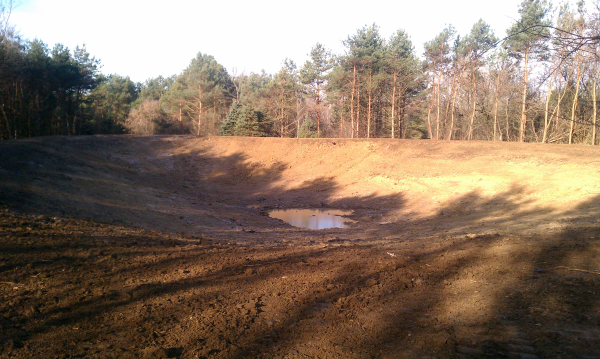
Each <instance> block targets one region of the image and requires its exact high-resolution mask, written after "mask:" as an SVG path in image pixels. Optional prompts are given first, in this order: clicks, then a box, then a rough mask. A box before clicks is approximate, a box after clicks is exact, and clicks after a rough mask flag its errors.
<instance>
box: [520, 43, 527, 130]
mask: <svg viewBox="0 0 600 359" xmlns="http://www.w3.org/2000/svg"><path fill="white" fill-rule="evenodd" d="M527 66H529V48H526V49H525V69H524V72H523V105H522V107H521V129H520V130H519V142H523V141H524V140H525V125H526V124H527V75H528V69H527Z"/></svg>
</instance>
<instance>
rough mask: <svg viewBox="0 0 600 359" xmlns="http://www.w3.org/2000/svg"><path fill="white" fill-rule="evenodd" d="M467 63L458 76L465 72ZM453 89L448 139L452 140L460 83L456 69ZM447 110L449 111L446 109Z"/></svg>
mask: <svg viewBox="0 0 600 359" xmlns="http://www.w3.org/2000/svg"><path fill="white" fill-rule="evenodd" d="M466 67H467V64H466V62H465V65H464V66H463V67H462V68H461V69H460V74H459V75H458V77H462V74H463V72H464V71H465V68H466ZM451 89H452V91H451V92H450V97H451V98H452V106H451V108H450V119H451V120H450V132H449V133H448V141H450V140H452V132H454V109H455V107H456V95H457V94H458V84H457V83H456V71H455V72H454V76H453V77H452V87H451ZM446 112H447V111H446Z"/></svg>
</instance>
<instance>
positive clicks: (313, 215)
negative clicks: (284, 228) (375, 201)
mask: <svg viewBox="0 0 600 359" xmlns="http://www.w3.org/2000/svg"><path fill="white" fill-rule="evenodd" d="M349 214H352V211H344V210H340V209H275V210H272V211H270V212H269V216H270V217H272V218H277V219H281V220H282V221H285V222H287V223H289V224H291V225H292V226H294V227H299V228H309V229H325V228H348V227H349V226H348V225H347V224H346V223H345V222H349V223H351V222H353V221H352V220H350V219H348V218H344V217H342V216H347V215H349Z"/></svg>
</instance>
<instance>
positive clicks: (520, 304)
mask: <svg viewBox="0 0 600 359" xmlns="http://www.w3.org/2000/svg"><path fill="white" fill-rule="evenodd" d="M0 206H1V207H2V208H3V212H2V213H1V215H0V223H1V224H0V226H1V227H0V248H2V251H1V253H0V275H1V276H2V277H1V279H0V281H1V282H2V283H1V284H0V296H1V297H2V298H3V300H2V303H1V304H0V314H1V316H0V325H1V327H0V356H5V357H11V356H14V357H36V356H38V357H39V356H60V355H64V356H68V355H73V356H80V357H127V356H129V357H140V356H146V357H157V358H158V357H182V358H188V357H189V358H194V357H207V358H213V357H214V358H229V357H267V358H274V357H281V358H284V357H286V358H287V357H290V358H291V357H323V358H325V357H334V358H348V357H361V358H362V357H364V358H396V357H441V358H445V357H456V356H462V357H485V356H493V357H502V356H506V357H510V356H512V357H523V358H527V357H529V358H535V357H560V356H562V357H565V358H566V357H582V356H585V355H587V356H590V357H594V356H600V350H599V349H598V348H600V345H599V344H600V330H598V324H600V308H598V304H597V300H596V299H595V298H596V297H597V295H596V293H597V292H598V291H599V290H600V274H599V272H600V267H598V265H597V256H598V251H599V249H600V248H599V242H598V240H599V239H600V149H598V148H592V147H584V146H544V145H531V144H512V143H489V142H441V141H439V142H437V141H398V140H341V139H340V140H338V139H327V140H325V139H323V140H320V139H319V140H295V139H255V138H216V137H209V138H196V137H128V136H118V137H111V136H108V137H107V136H97V137H73V138H43V139H35V140H26V141H5V142H2V143H0ZM321 206H327V207H334V208H343V209H353V210H354V214H353V215H352V216H351V217H352V219H354V220H355V221H356V223H355V224H353V225H352V228H351V229H330V230H320V231H311V230H303V229H298V228H292V227H290V226H288V225H286V224H285V223H283V222H280V221H278V220H275V219H271V218H269V217H267V216H264V214H265V212H266V211H268V209H270V208H294V207H321Z"/></svg>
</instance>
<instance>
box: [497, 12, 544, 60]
mask: <svg viewBox="0 0 600 359" xmlns="http://www.w3.org/2000/svg"><path fill="white" fill-rule="evenodd" d="M550 10H551V7H550V4H548V2H547V1H546V0H523V1H522V2H521V5H520V6H519V14H520V15H521V18H520V19H519V20H518V21H517V22H516V23H514V24H513V26H512V27H511V28H510V29H508V31H507V34H508V35H509V38H508V40H507V41H506V47H507V49H508V50H509V53H510V54H511V56H514V57H516V58H521V57H522V56H523V53H524V52H526V51H530V50H538V51H544V48H545V45H546V41H545V39H547V38H548V37H549V35H550V31H549V29H548V28H547V26H548V25H550V24H551V20H550V19H549V18H548V16H549V15H550Z"/></svg>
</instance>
